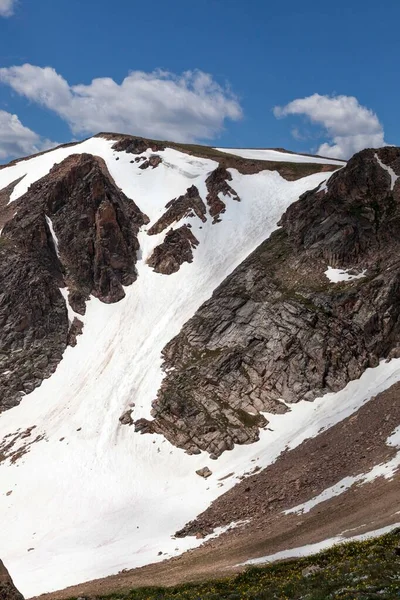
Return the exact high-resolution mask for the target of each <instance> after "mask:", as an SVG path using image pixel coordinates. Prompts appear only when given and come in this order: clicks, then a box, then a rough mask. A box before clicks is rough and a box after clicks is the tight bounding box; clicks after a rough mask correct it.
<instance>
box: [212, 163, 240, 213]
mask: <svg viewBox="0 0 400 600" xmlns="http://www.w3.org/2000/svg"><path fill="white" fill-rule="evenodd" d="M228 181H232V175H231V174H230V173H229V171H227V170H226V169H225V167H221V166H219V167H217V168H216V169H215V170H214V171H213V172H212V173H211V174H210V175H209V176H208V177H207V179H206V186H207V190H208V194H207V204H208V206H209V210H210V215H211V216H212V217H213V218H214V221H213V222H214V223H216V222H217V221H218V215H220V214H221V213H224V212H225V210H226V204H225V202H224V201H223V200H221V198H220V194H222V195H223V196H228V197H230V198H233V200H237V201H238V202H240V198H239V196H238V195H237V193H236V192H235V190H234V189H233V188H232V187H231V186H230V185H229V183H228Z"/></svg>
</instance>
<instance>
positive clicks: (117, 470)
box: [0, 138, 400, 597]
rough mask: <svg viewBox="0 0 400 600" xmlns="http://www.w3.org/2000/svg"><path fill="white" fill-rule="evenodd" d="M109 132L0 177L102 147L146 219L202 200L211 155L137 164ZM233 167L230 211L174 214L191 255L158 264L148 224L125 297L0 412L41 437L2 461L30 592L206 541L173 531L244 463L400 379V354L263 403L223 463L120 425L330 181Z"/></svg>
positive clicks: (5, 524) (6, 549) (16, 573)
mask: <svg viewBox="0 0 400 600" xmlns="http://www.w3.org/2000/svg"><path fill="white" fill-rule="evenodd" d="M112 144H113V142H110V141H109V140H105V139H102V138H93V139H91V140H88V141H86V142H83V143H82V144H79V145H76V146H73V147H69V148H63V149H58V150H55V151H53V152H50V153H48V154H45V155H43V156H39V157H36V158H33V159H30V160H27V161H23V162H21V163H18V164H16V165H14V166H12V167H8V168H6V169H3V170H0V189H2V188H4V187H5V186H6V185H8V184H9V183H10V182H12V181H15V180H17V179H18V178H20V177H22V176H23V175H25V177H24V179H22V181H21V182H20V183H19V184H17V186H16V188H15V189H14V192H13V195H12V198H11V201H12V200H15V199H16V198H18V197H19V196H20V195H22V194H23V193H24V192H25V191H26V190H27V188H28V186H29V185H30V184H31V183H32V182H34V181H35V180H37V179H38V178H40V177H42V176H44V175H45V174H46V173H48V171H49V170H50V168H51V167H52V166H53V164H54V163H55V162H60V161H61V160H63V159H64V158H66V157H67V156H68V155H70V154H73V153H76V152H89V153H92V154H95V155H98V156H101V157H102V158H104V160H105V161H106V163H107V166H108V168H109V171H110V173H111V175H112V176H113V178H114V180H115V182H116V184H117V185H118V186H119V187H121V188H122V190H123V191H124V193H125V194H126V195H127V196H128V197H129V198H132V199H133V200H134V201H135V202H136V204H137V205H138V206H139V207H140V209H141V210H142V211H143V212H145V213H146V214H147V215H148V216H149V218H150V224H149V226H148V227H150V226H151V225H152V224H153V223H154V222H155V221H156V220H157V219H158V218H159V217H160V216H161V215H162V214H163V212H164V210H165V204H166V203H167V202H168V201H169V200H171V199H172V198H174V197H177V196H179V195H181V194H184V193H185V191H186V189H187V187H189V186H191V185H196V186H197V187H198V189H199V192H200V195H201V196H202V197H203V199H205V196H206V187H205V179H206V178H207V176H208V174H209V173H210V171H211V170H213V169H214V168H215V167H216V166H217V165H216V163H214V162H213V161H210V160H206V159H197V158H194V157H192V156H188V155H186V154H184V153H181V152H178V151H175V150H172V149H166V150H165V151H163V152H159V153H158V154H159V155H160V156H161V157H162V159H163V163H162V164H161V165H159V166H158V167H157V168H156V169H154V170H153V169H151V168H149V169H147V170H144V171H142V170H140V169H139V165H138V164H137V163H135V162H132V160H133V159H134V156H132V155H131V154H126V153H124V152H119V153H115V152H114V151H113V150H112V148H111V146H112ZM150 154H152V153H151V152H150V151H148V152H147V153H144V156H149V155H150ZM290 156H292V157H293V155H290ZM117 157H118V158H119V160H116V158H117ZM231 173H232V177H233V181H232V182H230V183H231V185H232V187H233V188H234V189H235V190H236V192H237V193H238V194H239V196H240V197H241V202H236V201H234V200H229V199H226V201H227V210H226V213H225V214H223V215H222V222H221V223H218V224H215V225H212V223H211V219H210V218H208V220H207V222H206V223H204V224H203V223H201V222H200V221H199V220H197V219H189V220H183V221H181V222H180V223H179V225H181V224H183V223H185V222H190V223H191V224H192V232H193V233H194V235H195V236H196V238H197V239H198V240H199V242H200V244H199V246H198V248H196V250H195V251H194V260H193V263H192V264H184V265H183V266H182V267H181V269H180V270H179V272H178V273H175V274H173V275H169V276H165V275H160V274H157V273H154V272H153V271H152V270H151V269H150V268H149V267H148V266H147V264H146V259H147V258H148V256H149V254H150V253H151V252H152V250H153V248H154V247H155V246H156V245H157V244H159V243H160V241H161V240H162V239H163V237H164V235H165V232H163V233H161V234H159V235H157V236H148V235H147V231H146V230H147V229H148V227H144V228H142V231H141V232H140V233H139V242H140V249H141V253H140V256H141V258H140V260H139V262H138V264H137V270H138V279H137V281H136V282H135V283H134V284H133V285H132V286H129V287H127V288H126V289H125V292H126V297H125V298H124V299H123V300H121V301H120V302H118V303H116V304H112V305H107V304H103V303H101V302H100V301H99V300H97V299H95V298H92V299H91V300H90V301H89V302H88V303H87V311H86V315H85V317H84V332H83V335H82V336H80V337H79V338H78V344H77V346H76V347H75V348H71V347H68V348H67V350H66V351H65V354H64V358H63V360H62V361H61V363H60V365H59V367H58V369H57V371H56V372H55V374H54V375H53V376H52V377H51V378H50V379H48V380H46V381H44V382H43V384H42V385H41V386H40V387H39V388H37V389H36V390H35V391H34V392H32V393H31V394H29V395H27V396H26V397H25V398H24V400H23V401H22V402H21V404H20V405H19V406H18V407H16V408H14V409H12V410H10V411H7V412H5V413H3V414H2V415H0V439H2V438H3V437H4V436H5V435H7V434H10V433H14V432H16V431H18V430H20V431H24V430H26V429H27V428H29V427H32V426H34V425H35V426H36V429H35V430H34V432H35V433H34V436H35V437H36V436H38V435H42V434H43V435H44V436H45V440H44V441H40V442H38V443H36V444H33V445H32V447H31V449H30V451H29V452H28V453H27V454H26V455H25V456H24V457H23V458H22V459H20V460H19V461H18V462H16V463H15V464H10V462H9V461H5V462H3V463H1V464H0V514H1V516H2V523H1V539H0V556H1V557H2V558H3V559H4V561H5V562H6V564H7V566H8V567H9V569H10V572H12V574H13V577H14V580H15V583H16V585H17V587H18V588H19V589H20V590H21V592H22V593H23V594H24V595H26V596H27V597H29V596H32V595H36V594H40V593H43V592H48V591H52V590H55V589H59V588H62V587H66V586H68V585H72V584H76V583H79V582H83V581H86V580H89V579H93V578H97V577H101V576H105V575H108V574H111V573H115V572H117V571H119V570H120V569H123V568H132V567H137V566H142V565H144V564H148V563H150V562H156V561H159V560H164V559H165V558H166V557H167V556H172V555H176V554H179V553H181V552H183V551H185V550H186V549H187V548H189V547H195V546H197V545H200V544H201V543H202V542H203V541H202V540H196V539H194V538H184V539H179V540H175V539H172V537H171V536H172V535H173V534H174V532H175V531H176V530H178V529H180V528H181V527H183V525H184V524H185V523H186V522H187V521H189V520H191V519H193V518H194V517H195V516H196V515H197V514H199V513H200V512H201V511H203V510H205V508H207V506H209V504H210V502H211V501H212V500H213V499H215V498H216V497H218V496H219V495H220V494H221V493H223V492H225V491H227V489H229V488H230V487H232V486H233V485H234V484H235V483H236V482H237V481H238V478H239V477H240V476H241V475H242V474H243V473H245V472H248V471H249V467H250V468H251V467H252V466H254V465H255V464H257V465H259V466H266V465H268V464H270V463H271V462H273V461H274V460H275V459H276V458H277V456H278V455H279V454H280V452H281V451H282V450H284V449H285V447H287V446H290V447H296V446H297V445H299V444H300V443H301V442H302V441H303V440H304V439H306V438H307V437H310V436H314V435H317V434H318V432H319V431H320V430H321V428H326V427H328V426H330V425H332V424H334V423H336V422H338V421H340V420H342V419H344V418H346V417H347V416H349V414H352V412H355V411H356V410H357V409H358V408H359V407H360V406H361V405H362V404H363V403H364V402H366V401H367V400H368V399H369V398H370V397H371V396H373V395H375V394H376V393H378V391H381V390H383V389H386V388H387V387H389V386H390V385H391V384H392V383H394V382H395V381H397V380H398V379H399V378H400V360H394V361H392V362H391V363H382V364H381V365H380V366H379V367H378V368H376V369H374V370H372V369H370V370H369V371H367V372H366V373H365V374H364V376H363V377H362V378H361V379H360V380H359V381H356V382H352V383H350V384H349V385H348V386H347V387H346V389H345V390H343V391H342V392H339V393H338V394H329V395H328V396H327V397H324V398H323V399H320V400H317V401H315V402H314V403H307V402H305V403H299V404H298V405H295V406H293V407H292V410H291V412H289V413H287V414H285V415H271V416H269V415H268V418H270V425H269V427H270V428H271V429H272V430H273V431H270V430H265V431H263V432H261V440H260V442H259V443H257V444H253V445H250V446H241V447H236V448H235V449H234V450H233V451H231V452H226V453H224V454H223V455H222V456H221V457H220V458H219V459H218V461H216V462H213V461H210V460H209V458H208V455H205V454H201V455H198V456H188V455H186V454H185V453H184V452H183V451H182V450H179V449H177V448H175V447H173V446H171V444H169V443H168V442H167V441H166V440H165V439H164V438H162V437H161V436H155V435H144V436H141V435H139V434H135V433H134V430H133V428H131V427H128V426H121V425H120V423H119V417H120V416H121V415H122V414H123V413H124V412H125V411H126V410H127V409H128V408H129V407H131V405H132V404H134V405H135V406H134V408H133V418H134V419H137V418H139V417H149V415H150V408H151V402H152V400H153V399H154V398H155V397H156V394H157V390H158V388H159V385H160V383H161V380H162V377H163V375H162V371H161V358H160V353H161V350H162V349H163V347H164V346H165V344H166V343H167V342H168V341H169V340H171V339H172V337H173V336H175V335H176V334H177V333H178V332H179V331H180V329H181V327H182V326H183V324H184V323H185V322H186V321H187V320H188V319H189V318H190V317H191V316H192V315H193V314H194V313H195V311H196V310H197V309H198V307H199V306H200V305H201V304H202V303H203V302H204V301H205V300H206V299H207V298H209V297H210V295H211V294H212V292H213V290H214V289H215V288H216V287H217V286H218V285H219V284H220V283H221V282H222V281H223V280H224V278H225V277H226V276H227V275H228V274H229V273H230V272H232V270H233V269H234V268H235V267H236V266H237V265H239V264H240V263H241V262H242V261H243V260H244V259H245V258H246V257H247V256H248V254H249V253H250V252H251V251H253V250H254V249H255V248H256V247H257V246H258V245H259V244H260V243H261V242H262V241H263V240H264V239H266V238H267V237H268V236H269V234H270V233H271V232H272V231H273V230H274V229H275V228H276V223H277V222H278V220H279V218H280V216H281V215H282V213H283V212H284V210H285V209H286V208H287V207H288V206H289V205H290V204H291V203H292V202H293V201H295V200H296V199H297V198H298V197H299V195H300V194H302V193H303V192H304V191H306V190H307V189H311V188H315V187H316V186H318V184H320V183H321V182H322V181H324V180H325V179H326V173H319V174H315V175H312V176H310V177H307V178H303V179H301V180H298V181H295V182H288V181H286V180H285V179H283V178H282V177H281V176H280V175H279V174H278V173H277V172H271V171H265V172H261V173H258V174H256V175H241V174H239V173H238V172H237V171H235V170H231ZM55 243H56V242H55ZM61 250H62V249H61ZM60 293H61V292H60ZM63 295H64V297H65V296H66V294H65V292H63ZM72 316H73V315H72V314H70V318H72ZM25 441H26V440H22V441H21V442H20V444H21V446H22V445H23V443H24V442H25ZM252 461H255V462H252ZM205 465H208V466H210V468H211V470H212V471H213V475H212V476H211V477H210V478H209V479H208V480H207V481H205V480H204V479H202V478H201V477H199V476H198V475H196V473H195V471H196V470H197V469H200V468H202V467H204V466H205ZM231 472H234V473H235V475H234V476H232V477H230V478H228V479H226V480H224V482H223V485H221V483H219V482H218V479H219V478H221V477H224V476H226V475H227V474H229V473H231ZM8 492H12V493H11V494H9V495H7V494H8ZM28 550H29V551H28ZM159 552H162V553H163V554H162V555H159Z"/></svg>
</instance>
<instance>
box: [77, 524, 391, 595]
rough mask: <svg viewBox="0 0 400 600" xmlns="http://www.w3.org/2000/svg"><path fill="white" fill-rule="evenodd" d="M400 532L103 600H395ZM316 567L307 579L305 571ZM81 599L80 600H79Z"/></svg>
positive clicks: (137, 590)
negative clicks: (205, 579) (226, 574)
mask: <svg viewBox="0 0 400 600" xmlns="http://www.w3.org/2000/svg"><path fill="white" fill-rule="evenodd" d="M399 543H400V531H399V530H397V531H394V532H392V533H390V534H387V535H384V536H382V537H379V538H375V539H371V540H367V541H364V542H351V543H348V544H341V545H338V546H334V547H333V548H331V549H330V550H327V551H325V552H321V553H320V554H317V555H315V556H312V557H308V558H303V559H297V560H292V561H287V562H281V563H275V564H271V565H268V566H264V567H251V568H249V569H247V570H246V571H245V572H243V573H241V574H240V575H238V576H236V577H231V578H228V579H224V580H219V581H211V582H206V583H199V584H185V585H181V586H177V587H173V588H155V587H153V588H140V589H134V590H131V591H128V592H121V593H116V594H111V595H108V596H97V597H96V599H97V600H219V599H221V600H222V599H225V600H373V599H374V598H377V599H378V598H380V599H383V600H394V599H397V600H398V599H399V598H400V557H399V556H398V555H397V554H396V551H395V548H396V547H397V546H398V545H399ZM310 566H313V567H317V568H314V570H313V571H314V572H313V573H312V574H311V575H308V576H305V575H304V574H303V573H304V569H306V568H307V567H310ZM73 600H76V599H73Z"/></svg>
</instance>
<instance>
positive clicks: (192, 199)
mask: <svg viewBox="0 0 400 600" xmlns="http://www.w3.org/2000/svg"><path fill="white" fill-rule="evenodd" d="M165 208H166V209H167V210H166V212H165V213H164V214H163V216H162V217H161V218H160V219H158V221H157V222H156V223H154V225H153V226H152V227H150V229H149V230H148V232H147V233H148V234H149V235H156V234H157V233H161V232H162V231H164V229H166V228H167V227H170V225H172V223H175V222H177V221H180V220H181V219H183V218H185V217H194V216H197V217H198V218H199V219H200V220H201V221H202V222H203V223H204V222H205V221H206V220H207V217H206V214H207V208H206V205H205V204H204V202H203V200H202V199H201V198H200V195H199V190H198V189H197V187H196V186H195V185H192V186H191V187H190V188H188V189H187V192H186V194H184V195H183V196H179V198H174V199H173V200H170V202H168V204H167V205H166V206H165Z"/></svg>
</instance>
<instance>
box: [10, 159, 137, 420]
mask: <svg viewBox="0 0 400 600" xmlns="http://www.w3.org/2000/svg"><path fill="white" fill-rule="evenodd" d="M11 206H12V207H13V217H12V218H11V219H8V220H7V222H6V224H5V226H4V229H3V231H2V235H1V238H0V282H1V292H0V411H1V410H4V409H6V408H10V407H12V406H14V405H15V404H16V403H18V401H19V400H20V398H21V396H22V395H23V394H27V393H30V392H31V391H33V389H35V387H37V386H38V385H40V384H41V382H42V381H43V379H45V378H47V377H49V376H50V375H51V374H52V373H53V372H54V370H55V368H56V366H57V364H58V363H59V361H60V360H61V358H62V354H63V352H64V350H65V348H66V346H67V344H71V345H74V344H75V343H76V336H77V335H79V333H80V332H81V330H82V325H81V323H80V322H79V320H78V319H76V320H74V322H73V323H72V324H71V328H70V327H69V323H68V315H67V308H66V304H65V300H64V298H63V296H62V295H61V292H60V288H63V287H65V286H67V287H68V289H69V290H70V294H69V302H70V304H71V306H72V307H73V309H74V310H75V311H76V312H78V313H81V314H83V313H84V311H85V301H86V300H87V299H88V298H89V296H90V295H94V296H96V297H98V298H99V299H100V300H102V301H103V302H116V301H118V300H120V299H121V298H122V297H123V296H124V295H125V293H124V290H123V286H126V285H130V284H131V283H133V282H134V281H135V279H136V268H135V264H136V258H137V250H138V247H139V245H138V241H137V233H138V230H139V228H140V226H141V225H143V224H144V223H146V222H147V221H148V219H147V217H146V216H145V215H144V214H143V213H142V212H141V211H140V210H139V209H138V207H137V206H136V205H135V203H134V202H133V201H132V200H129V199H128V198H127V197H126V196H125V195H124V194H123V193H122V192H121V190H119V189H118V188H117V187H116V185H115V183H114V181H113V180H112V178H111V176H110V174H109V173H108V171H107V168H106V166H105V163H104V162H103V161H102V160H101V159H100V158H97V157H94V156H92V155H88V154H82V155H72V156H70V157H69V158H67V159H66V160H64V161H63V162H62V163H60V164H58V165H56V166H55V167H53V169H52V170H51V171H50V173H49V174H48V175H46V176H45V177H43V178H42V179H40V180H39V181H37V182H36V183H34V184H33V185H32V186H31V187H30V188H29V190H28V191H27V193H26V194H25V195H23V196H22V197H21V198H20V199H19V200H16V201H15V202H13V203H12V205H11Z"/></svg>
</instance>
